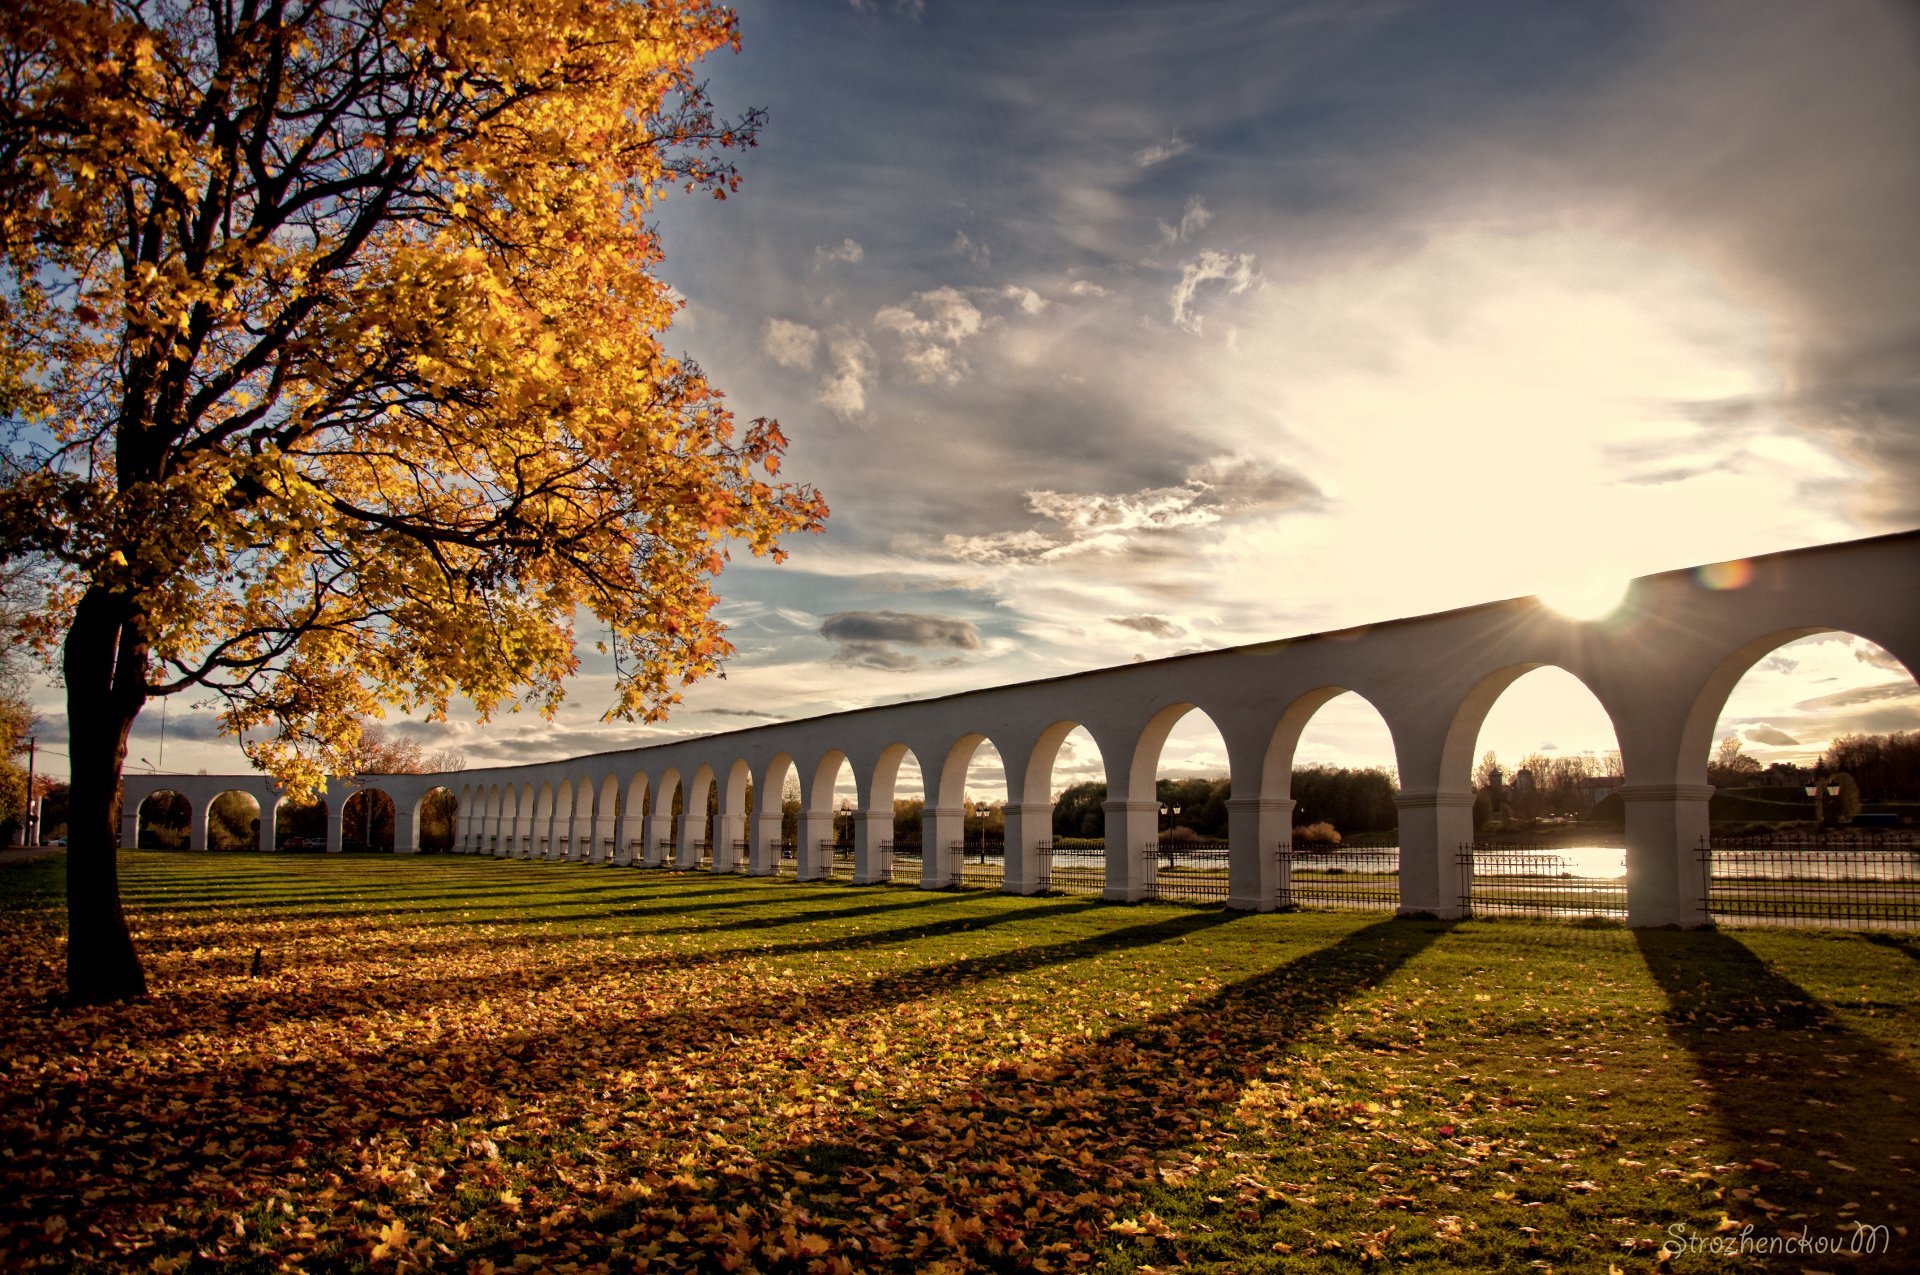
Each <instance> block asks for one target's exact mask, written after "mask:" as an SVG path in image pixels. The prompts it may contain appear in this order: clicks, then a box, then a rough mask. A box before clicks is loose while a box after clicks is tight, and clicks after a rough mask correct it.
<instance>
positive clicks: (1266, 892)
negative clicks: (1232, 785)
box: [1227, 797, 1293, 912]
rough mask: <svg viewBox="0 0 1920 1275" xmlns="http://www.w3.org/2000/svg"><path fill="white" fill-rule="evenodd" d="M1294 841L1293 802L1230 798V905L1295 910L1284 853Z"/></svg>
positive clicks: (1246, 909) (1244, 909)
mask: <svg viewBox="0 0 1920 1275" xmlns="http://www.w3.org/2000/svg"><path fill="white" fill-rule="evenodd" d="M1292 839H1293V799H1292V798H1290V797H1229V798H1227V906H1228V907H1230V908H1234V909H1236V910H1238V911H1242V912H1271V911H1273V910H1274V909H1275V908H1284V907H1291V906H1293V889H1292V884H1293V883H1292V880H1291V874H1290V873H1289V872H1288V870H1287V865H1286V863H1285V861H1284V860H1283V859H1282V857H1281V851H1282V850H1283V849H1284V848H1286V847H1287V846H1288V845H1289V844H1290V843H1291V841H1292Z"/></svg>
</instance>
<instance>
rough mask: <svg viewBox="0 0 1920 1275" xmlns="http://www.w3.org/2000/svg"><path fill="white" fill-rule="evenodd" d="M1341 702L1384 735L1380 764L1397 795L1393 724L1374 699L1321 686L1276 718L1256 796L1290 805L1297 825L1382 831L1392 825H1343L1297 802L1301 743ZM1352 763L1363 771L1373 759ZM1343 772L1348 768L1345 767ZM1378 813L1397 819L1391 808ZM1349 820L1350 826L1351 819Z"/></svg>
mask: <svg viewBox="0 0 1920 1275" xmlns="http://www.w3.org/2000/svg"><path fill="white" fill-rule="evenodd" d="M1343 701H1345V702H1346V703H1347V704H1349V705H1350V706H1351V708H1350V710H1349V712H1350V713H1352V714H1354V715H1357V714H1359V713H1361V712H1364V713H1365V714H1366V715H1367V717H1368V718H1370V720H1371V721H1372V722H1373V723H1376V724H1377V725H1378V727H1379V729H1380V731H1381V732H1383V733H1384V734H1385V735H1386V756H1385V757H1384V758H1379V759H1378V760H1381V761H1384V762H1385V769H1386V770H1387V772H1388V776H1389V778H1390V779H1391V780H1392V783H1391V790H1392V792H1393V793H1397V792H1398V791H1399V786H1400V785H1399V773H1400V753H1399V745H1398V744H1397V742H1396V741H1395V739H1394V735H1393V726H1392V724H1391V723H1389V722H1388V721H1387V719H1386V717H1385V715H1384V714H1382V713H1381V712H1380V710H1379V708H1378V707H1376V706H1375V704H1374V703H1373V701H1372V700H1370V699H1368V698H1367V697H1366V696H1365V695H1362V694H1361V693H1360V692H1358V691H1355V690H1350V689H1348V688H1347V687H1344V686H1320V687H1315V688H1314V689H1313V690H1311V691H1308V692H1306V693H1305V694H1302V695H1300V696H1298V697H1297V698H1295V700H1294V701H1293V702H1292V703H1291V704H1289V705H1287V708H1286V711H1285V712H1283V713H1282V714H1281V715H1280V721H1279V722H1278V723H1276V724H1275V726H1274V728H1273V734H1272V736H1271V737H1270V738H1269V740H1268V743H1267V751H1266V755H1265V756H1264V757H1263V758H1262V760H1261V766H1260V796H1261V797H1262V798H1263V799H1265V800H1267V801H1270V802H1272V801H1281V802H1289V803H1293V807H1292V811H1291V813H1292V820H1291V822H1292V824H1293V826H1296V827H1297V826H1300V825H1304V824H1314V823H1323V822H1324V823H1330V824H1332V825H1333V826H1334V827H1335V829H1336V831H1338V832H1340V833H1341V834H1342V835H1345V834H1349V833H1352V832H1356V831H1384V830H1385V829H1386V828H1387V827H1391V826H1392V825H1391V824H1383V826H1382V828H1380V829H1362V828H1359V827H1357V826H1356V827H1341V826H1340V823H1341V822H1342V820H1338V819H1335V818H1333V817H1332V815H1331V813H1330V812H1329V811H1326V810H1320V809H1315V808H1313V807H1310V806H1303V805H1301V804H1299V799H1300V797H1301V794H1298V793H1296V792H1295V791H1294V776H1295V775H1296V774H1298V773H1299V772H1300V771H1302V770H1306V769H1310V767H1307V766H1303V765H1302V764H1301V756H1300V753H1301V744H1302V741H1303V740H1305V739H1306V737H1307V734H1308V732H1309V731H1311V730H1313V729H1314V728H1316V727H1318V726H1321V725H1323V724H1325V723H1326V722H1327V719H1328V717H1329V716H1332V715H1333V714H1335V713H1337V712H1338V711H1339V708H1340V705H1341V703H1342V702H1343ZM1322 710H1327V711H1326V712H1323V711H1322ZM1350 760H1353V761H1356V762H1359V763H1361V764H1360V766H1359V767H1356V768H1357V769H1367V768H1368V767H1367V765H1366V763H1367V762H1369V761H1373V760H1375V759H1374V758H1358V757H1356V758H1351V759H1350ZM1342 769H1351V768H1349V767H1344V766H1343V767H1342ZM1378 815H1379V818H1381V819H1393V818H1394V817H1395V814H1394V812H1393V811H1391V810H1388V811H1381V812H1378ZM1347 821H1348V822H1351V820H1350V819H1349V820H1347Z"/></svg>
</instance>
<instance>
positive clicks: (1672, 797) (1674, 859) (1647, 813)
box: [1620, 784, 1713, 929]
mask: <svg viewBox="0 0 1920 1275" xmlns="http://www.w3.org/2000/svg"><path fill="white" fill-rule="evenodd" d="M1712 796H1713V785H1712V784H1625V785H1623V786H1622V787H1621V789H1620V799H1621V800H1622V801H1623V802H1625V803H1626V807H1627V830H1626V831H1627V924H1628V925H1631V926H1636V927H1653V926H1666V925H1677V926H1679V927H1681V928H1682V929H1696V928H1698V927H1700V926H1704V925H1707V924H1709V923H1710V922H1709V917H1708V914H1707V873H1706V871H1705V869H1704V868H1703V867H1702V865H1701V863H1700V845H1701V843H1702V842H1703V841H1704V840H1705V838H1706V837H1707V834H1708V832H1709V831H1710V829H1711V824H1710V823H1709V821H1708V815H1707V803H1708V801H1709V799H1711V798H1712Z"/></svg>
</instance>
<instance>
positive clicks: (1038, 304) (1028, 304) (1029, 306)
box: [1000, 283, 1047, 314]
mask: <svg viewBox="0 0 1920 1275" xmlns="http://www.w3.org/2000/svg"><path fill="white" fill-rule="evenodd" d="M1000 295H1001V296H1003V297H1005V298H1006V299H1007V300H1009V301H1011V302H1013V303H1014V304H1015V305H1017V306H1019V307H1020V313H1022V314H1038V313H1040V312H1041V311H1042V310H1044V309H1046V308H1047V299H1046V298H1045V297H1043V296H1041V295H1040V294H1039V293H1037V292H1035V291H1034V290H1033V289H1032V288H1023V287H1020V286H1019V285H1018V284H1013V283H1010V284H1008V285H1007V286H1006V287H1004V288H1002V289H1000Z"/></svg>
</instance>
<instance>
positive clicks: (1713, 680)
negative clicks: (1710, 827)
mask: <svg viewBox="0 0 1920 1275" xmlns="http://www.w3.org/2000/svg"><path fill="white" fill-rule="evenodd" d="M1824 634H1838V635H1842V636H1845V637H1849V638H1864V639H1865V640H1867V641H1868V642H1872V643H1873V644H1874V645H1875V646H1877V647H1879V648H1880V649H1881V650H1882V651H1884V652H1886V653H1887V654H1888V655H1889V656H1890V657H1891V658H1892V661H1893V662H1894V663H1896V664H1898V665H1899V666H1900V667H1901V668H1902V669H1903V670H1905V672H1906V675H1907V677H1908V678H1910V679H1914V680H1917V681H1920V675H1916V674H1915V672H1914V667H1913V665H1912V664H1911V663H1910V662H1908V661H1906V660H1903V659H1901V658H1900V656H1899V655H1897V654H1895V653H1894V651H1893V649H1892V648H1891V647H1889V646H1888V645H1887V644H1886V643H1884V642H1879V641H1876V640H1875V639H1874V638H1873V637H1872V636H1870V635H1868V634H1864V633H1856V632H1854V631H1852V630H1850V629H1840V628H1790V629H1776V630H1774V631H1773V632H1771V633H1768V634H1765V635H1763V636H1761V637H1757V638H1754V639H1753V640H1752V641H1750V642H1745V643H1742V644H1741V645H1740V646H1738V647H1736V648H1735V649H1734V650H1732V651H1731V652H1729V653H1728V654H1727V656H1726V657H1725V658H1724V659H1722V660H1721V661H1720V663H1719V664H1718V665H1716V666H1715V667H1714V669H1713V671H1712V672H1711V673H1710V674H1709V675H1708V676H1707V679H1706V682H1705V684H1704V685H1702V686H1701V688H1700V692H1699V694H1697V695H1695V696H1694V699H1693V703H1692V705H1691V706H1690V707H1689V708H1688V710H1687V717H1686V721H1685V722H1684V723H1683V724H1682V726H1681V728H1680V751H1679V757H1678V758H1677V759H1676V767H1677V768H1676V773H1675V774H1674V777H1673V782H1675V783H1679V784H1698V783H1705V782H1706V781H1707V761H1708V758H1709V757H1711V756H1712V753H1713V747H1714V730H1715V728H1716V727H1717V726H1718V725H1719V722H1720V715H1721V713H1722V711H1723V710H1725V708H1726V706H1727V701H1728V700H1729V699H1731V698H1732V697H1733V692H1734V688H1735V687H1736V686H1738V685H1739V684H1740V682H1741V680H1742V679H1744V678H1745V677H1746V676H1747V674H1748V673H1750V672H1751V671H1752V670H1753V669H1754V667H1755V666H1756V665H1758V664H1759V663H1760V661H1761V660H1763V659H1765V658H1766V657H1767V656H1769V655H1772V654H1773V653H1774V652H1775V651H1777V650H1779V649H1780V648H1781V647H1783V646H1787V645H1789V644H1790V643H1793V642H1798V641H1800V640H1801V639H1803V638H1810V637H1819V636H1822V635H1824Z"/></svg>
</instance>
